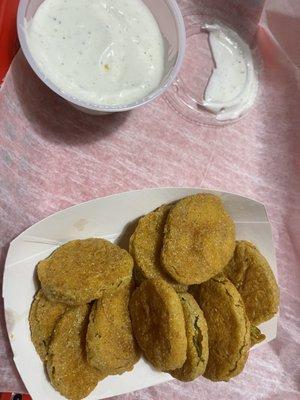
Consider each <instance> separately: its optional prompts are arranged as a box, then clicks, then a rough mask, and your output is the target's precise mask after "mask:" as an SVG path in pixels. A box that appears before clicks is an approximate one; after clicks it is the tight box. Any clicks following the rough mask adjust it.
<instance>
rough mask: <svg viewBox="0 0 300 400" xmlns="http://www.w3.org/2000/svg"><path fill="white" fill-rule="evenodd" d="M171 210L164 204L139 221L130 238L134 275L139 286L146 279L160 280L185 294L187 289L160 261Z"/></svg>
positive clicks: (168, 205)
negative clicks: (170, 274) (166, 223)
mask: <svg viewBox="0 0 300 400" xmlns="http://www.w3.org/2000/svg"><path fill="white" fill-rule="evenodd" d="M170 208H171V205H170V204H164V205H162V206H161V207H159V208H158V209H156V210H154V211H152V212H150V213H149V214H146V215H145V216H143V217H141V218H140V219H139V222H138V225H137V227H136V229H135V231H134V233H133V235H132V236H131V238H130V244H129V252H130V254H131V255H132V257H133V259H134V261H135V267H134V275H135V278H136V280H137V283H138V284H140V283H141V282H142V281H143V280H145V279H151V278H160V279H162V280H164V281H166V282H167V283H170V284H171V285H172V286H173V287H174V289H175V290H176V291H178V292H185V291H186V290H187V287H186V286H184V285H180V284H179V283H177V282H176V281H174V280H173V279H172V278H171V277H170V276H169V275H168V274H167V273H166V271H165V270H164V269H163V268H162V266H161V261H160V252H161V248H162V243H163V235H164V226H165V222H166V219H167V216H168V214H169V211H170Z"/></svg>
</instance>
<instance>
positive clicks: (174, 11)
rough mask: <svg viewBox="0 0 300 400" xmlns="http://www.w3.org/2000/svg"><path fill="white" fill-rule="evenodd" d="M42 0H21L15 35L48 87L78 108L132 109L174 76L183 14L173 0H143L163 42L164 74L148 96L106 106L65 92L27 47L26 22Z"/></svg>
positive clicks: (182, 36)
mask: <svg viewBox="0 0 300 400" xmlns="http://www.w3.org/2000/svg"><path fill="white" fill-rule="evenodd" d="M43 1H44V0H20V4H19V9H18V17H17V26H18V36H19V40H20V44H21V48H22V50H23V53H24V55H25V57H26V59H27V61H28V62H29V64H30V65H31V67H32V69H33V70H34V72H35V73H36V74H37V75H38V77H39V78H40V79H41V80H42V81H43V82H44V83H45V84H46V85H47V86H48V87H49V88H50V89H51V90H53V92H55V93H56V94H58V95H59V96H61V97H62V98H64V99H65V100H67V101H68V102H69V103H70V104H71V105H73V106H74V107H76V108H78V109H80V110H81V111H84V112H87V113H90V114H107V113H113V112H121V111H127V110H132V109H135V108H137V107H140V106H143V105H144V104H147V103H149V102H150V101H152V100H154V99H156V98H157V97H159V96H161V95H162V94H163V93H164V92H165V91H166V90H167V89H168V88H169V87H170V85H171V84H172V83H173V81H174V80H175V78H176V76H177V74H178V72H179V70H180V67H181V65H182V62H183V58H184V51H185V42H186V34H185V27H184V21H183V17H182V15H181V12H180V9H179V7H178V5H177V2H176V1H175V0H143V1H144V3H145V4H146V6H147V7H148V8H149V9H150V11H151V12H152V14H153V15H154V17H155V19H156V21H157V23H158V26H159V28H160V30H161V33H162V35H163V38H164V44H165V70H164V76H163V78H162V80H161V82H160V85H159V86H158V87H156V88H155V89H154V90H153V91H152V92H151V93H149V94H148V95H147V96H145V97H143V98H141V99H139V100H138V101H135V102H133V103H130V104H124V105H118V106H110V105H109V106H108V105H105V104H103V105H101V106H99V105H95V104H92V103H89V102H87V101H82V100H80V99H78V98H75V97H73V96H70V95H69V94H67V93H64V92H63V91H62V90H61V89H60V88H59V87H58V86H57V85H55V84H54V83H53V82H51V80H50V79H49V78H48V77H47V76H46V75H45V74H44V73H43V71H42V70H41V68H40V67H39V66H38V64H37V63H36V61H35V60H34V58H33V56H32V53H31V51H30V49H29V46H28V43H27V37H26V32H25V28H26V23H27V22H28V21H30V19H31V18H32V17H33V16H34V14H35V12H36V10H37V9H38V7H39V6H40V4H41V3H42V2H43Z"/></svg>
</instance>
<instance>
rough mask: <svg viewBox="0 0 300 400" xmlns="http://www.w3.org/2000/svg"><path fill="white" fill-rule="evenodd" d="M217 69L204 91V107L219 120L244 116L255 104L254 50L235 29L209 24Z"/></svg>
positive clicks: (205, 27)
mask: <svg viewBox="0 0 300 400" xmlns="http://www.w3.org/2000/svg"><path fill="white" fill-rule="evenodd" d="M204 29H205V30H206V31H208V32H209V42H210V47H211V51H212V55H213V58H214V61H215V69H214V70H213V73H212V75H211V77H210V79H209V82H208V85H207V87H206V90H205V94H204V101H203V106H204V107H205V108H206V109H208V110H209V111H211V112H213V113H214V114H216V117H217V119H218V120H229V119H234V118H238V117H240V116H241V115H243V114H244V113H245V112H246V111H247V110H248V109H249V108H250V107H251V106H252V105H253V103H254V101H255V97H256V95H257V91H258V79H257V74H256V71H255V68H254V62H253V57H252V53H251V50H250V48H249V46H248V45H247V43H246V42H244V40H243V39H242V38H241V37H240V36H239V35H238V34H237V33H236V32H234V31H233V30H232V29H230V28H228V27H227V26H225V25H221V24H212V25H210V24H206V25H205V26H204Z"/></svg>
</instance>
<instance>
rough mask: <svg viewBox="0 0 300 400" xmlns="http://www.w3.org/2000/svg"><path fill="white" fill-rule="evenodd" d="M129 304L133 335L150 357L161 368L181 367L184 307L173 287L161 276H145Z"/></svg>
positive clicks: (185, 344) (184, 335)
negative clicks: (152, 277) (147, 277)
mask: <svg viewBox="0 0 300 400" xmlns="http://www.w3.org/2000/svg"><path fill="white" fill-rule="evenodd" d="M129 304H130V307H129V308H130V315H131V320H132V328H133V332H134V336H135V338H136V340H137V342H138V344H139V346H140V348H141V349H142V351H143V353H144V355H145V357H146V358H147V360H148V361H150V362H151V364H153V366H154V367H155V368H157V369H159V370H161V371H169V370H174V369H176V368H181V367H182V365H183V364H184V362H185V359H186V351H187V338H186V333H185V321H184V315H183V309H182V306H181V303H180V300H179V297H178V295H177V293H176V291H175V290H174V288H173V287H172V286H171V285H169V284H167V283H166V282H164V281H163V280H161V279H149V280H145V281H144V282H143V283H142V284H141V285H140V286H139V287H138V288H137V289H136V290H135V291H134V292H133V295H132V297H131V300H130V303H129Z"/></svg>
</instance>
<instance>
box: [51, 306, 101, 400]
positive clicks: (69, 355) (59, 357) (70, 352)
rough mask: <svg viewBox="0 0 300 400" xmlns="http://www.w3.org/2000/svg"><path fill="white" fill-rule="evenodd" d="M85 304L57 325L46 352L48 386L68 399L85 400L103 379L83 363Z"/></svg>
mask: <svg viewBox="0 0 300 400" xmlns="http://www.w3.org/2000/svg"><path fill="white" fill-rule="evenodd" d="M89 313H90V306H89V305H82V306H78V307H73V308H70V309H69V310H68V311H66V312H65V314H64V315H63V316H62V318H61V319H60V321H59V322H58V323H57V325H56V327H55V329H54V332H53V335H52V339H51V342H50V346H49V350H48V359H47V372H48V376H49V378H50V382H51V384H52V385H53V386H54V388H55V389H56V390H57V391H58V392H59V393H60V394H62V395H63V396H65V397H66V398H68V399H70V400H80V399H83V398H84V397H86V396H87V395H88V394H89V393H90V392H91V391H92V390H93V389H94V388H95V387H96V385H97V383H98V381H99V380H101V379H103V378H104V376H103V374H102V372H100V371H99V370H97V369H96V368H94V367H92V366H91V365H90V364H89V363H88V362H87V357H86V351H85V342H86V330H87V326H88V320H89Z"/></svg>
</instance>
